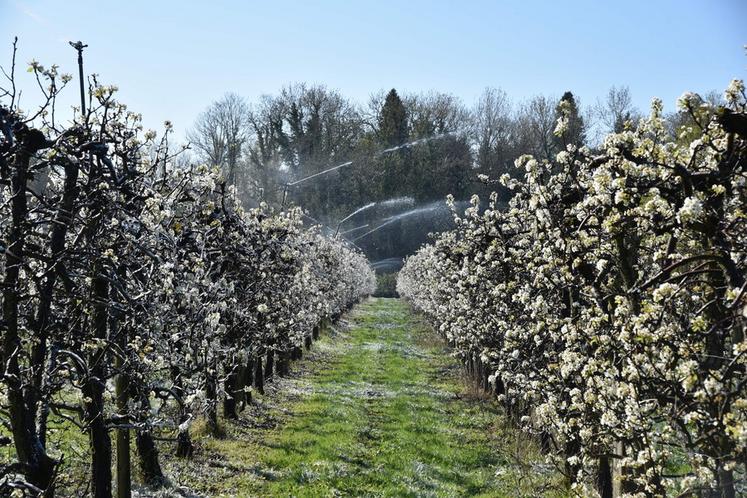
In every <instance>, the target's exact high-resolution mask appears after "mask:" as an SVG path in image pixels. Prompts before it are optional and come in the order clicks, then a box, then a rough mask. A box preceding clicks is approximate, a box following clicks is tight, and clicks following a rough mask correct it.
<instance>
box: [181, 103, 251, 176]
mask: <svg viewBox="0 0 747 498" xmlns="http://www.w3.org/2000/svg"><path fill="white" fill-rule="evenodd" d="M248 116H249V106H248V105H247V103H246V100H244V98H243V97H241V96H239V95H237V94H235V93H227V94H226V95H224V96H223V98H221V99H220V100H218V101H216V102H213V103H212V104H210V106H209V107H208V108H207V109H205V111H203V112H202V114H200V116H199V117H198V118H197V122H196V123H195V126H194V129H193V130H192V131H190V132H189V133H188V134H187V137H188V138H189V140H190V142H192V144H193V145H194V147H195V149H196V151H197V152H198V154H199V155H200V156H201V158H202V159H203V160H204V161H207V162H208V163H210V164H212V165H216V166H220V167H221V168H222V169H223V170H224V172H225V175H226V180H227V181H228V183H229V184H231V185H234V184H236V178H237V175H238V168H239V160H240V159H241V154H242V151H243V147H244V144H245V142H246V140H247V136H248V129H247V119H248Z"/></svg>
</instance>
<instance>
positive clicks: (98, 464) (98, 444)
mask: <svg viewBox="0 0 747 498" xmlns="http://www.w3.org/2000/svg"><path fill="white" fill-rule="evenodd" d="M91 290H92V294H93V303H94V304H93V316H92V325H93V336H94V337H95V338H96V339H99V340H106V336H107V329H108V324H109V308H108V301H109V299H108V298H109V281H108V280H107V278H106V276H105V274H104V268H103V267H102V265H101V262H97V263H95V264H94V271H93V279H92V282H91ZM105 351H106V348H104V347H97V348H96V349H95V350H94V351H93V352H92V353H91V354H90V355H89V356H88V365H89V373H88V378H87V379H86V381H85V383H84V384H83V396H84V419H85V422H86V426H87V427H88V437H89V441H90V445H91V492H92V494H93V496H94V497H95V498H103V497H110V496H111V495H112V442H111V439H110V437H109V430H108V428H107V427H106V421H105V419H104V414H105V411H104V390H105V384H104V382H105V380H104V379H106V371H105V368H104V365H105V361H104V355H105Z"/></svg>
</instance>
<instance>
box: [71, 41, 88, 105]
mask: <svg viewBox="0 0 747 498" xmlns="http://www.w3.org/2000/svg"><path fill="white" fill-rule="evenodd" d="M68 43H69V44H70V46H71V47H73V48H74V49H75V50H77V51H78V79H79V80H80V112H81V115H83V116H85V115H86V90H85V85H84V84H83V49H84V48H86V47H87V46H88V45H84V44H83V42H82V41H80V40H78V41H77V42H68Z"/></svg>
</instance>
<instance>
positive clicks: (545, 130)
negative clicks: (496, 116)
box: [517, 95, 557, 160]
mask: <svg viewBox="0 0 747 498" xmlns="http://www.w3.org/2000/svg"><path fill="white" fill-rule="evenodd" d="M556 102H557V99H555V98H552V97H546V96H544V95H538V96H536V97H533V98H532V99H531V100H529V101H528V102H526V103H525V104H523V105H522V107H521V109H520V111H519V116H518V119H517V127H518V130H517V131H518V136H519V137H520V142H521V143H520V144H519V145H520V146H519V150H522V151H524V153H531V154H532V155H534V156H535V157H537V158H542V159H547V160H552V159H553V157H554V156H555V152H556V151H555V144H554V140H553V138H554V135H553V130H554V129H555V104H556Z"/></svg>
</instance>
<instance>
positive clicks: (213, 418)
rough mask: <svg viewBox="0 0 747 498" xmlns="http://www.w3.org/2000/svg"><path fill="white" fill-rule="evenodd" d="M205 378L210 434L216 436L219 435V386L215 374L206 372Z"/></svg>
mask: <svg viewBox="0 0 747 498" xmlns="http://www.w3.org/2000/svg"><path fill="white" fill-rule="evenodd" d="M206 374H207V375H206V377H205V400H206V401H207V406H206V408H205V417H206V418H207V425H208V432H209V433H210V434H212V435H214V436H216V435H218V385H217V382H216V379H215V372H213V373H210V372H206Z"/></svg>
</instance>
